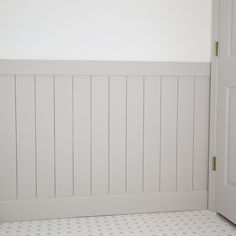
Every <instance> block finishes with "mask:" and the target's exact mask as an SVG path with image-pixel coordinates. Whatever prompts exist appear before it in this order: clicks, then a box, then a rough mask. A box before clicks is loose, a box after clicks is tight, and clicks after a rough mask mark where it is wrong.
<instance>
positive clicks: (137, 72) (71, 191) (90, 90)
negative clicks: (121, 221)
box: [0, 61, 210, 221]
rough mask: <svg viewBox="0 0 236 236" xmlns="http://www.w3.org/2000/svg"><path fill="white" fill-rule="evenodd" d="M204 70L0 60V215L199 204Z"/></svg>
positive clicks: (204, 157) (204, 150) (203, 177)
mask: <svg viewBox="0 0 236 236" xmlns="http://www.w3.org/2000/svg"><path fill="white" fill-rule="evenodd" d="M209 71H210V65H209V64H208V63H158V62H79V61H77V62H76V61H66V62H63V61H0V109H1V116H0V147H1V148H0V220H3V221H7V220H19V219H21V220H22V219H37V218H51V217H65V216H82V215H103V214H108V213H109V214H116V213H129V212H130V213H131V212H132V213H134V212H145V211H147V212H150V211H167V210H168V211H169V210H186V209H188V210H194V209H204V208H206V205H207V168H208V132H209V131H208V130H209V97H210V91H209V82H210V72H209ZM175 197H176V201H175V200H173V199H175ZM145 201H148V203H145ZM61 204H64V206H62V205H61ZM84 204H89V205H88V206H87V208H86V207H85V206H84ZM26 205H27V206H28V207H30V208H32V211H30V209H29V208H27V207H26V208H27V209H26V211H24V212H22V213H20V212H19V209H24V207H25V206H26ZM65 206H68V208H66V207H65ZM42 209H44V212H43V213H42ZM69 209H70V210H69ZM91 209H93V210H91ZM51 211H54V213H51Z"/></svg>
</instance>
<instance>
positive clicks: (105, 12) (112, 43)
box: [0, 0, 211, 62]
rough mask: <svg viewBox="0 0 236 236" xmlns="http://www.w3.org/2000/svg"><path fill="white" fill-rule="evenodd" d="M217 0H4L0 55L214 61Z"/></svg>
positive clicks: (0, 11) (0, 16)
mask: <svg viewBox="0 0 236 236" xmlns="http://www.w3.org/2000/svg"><path fill="white" fill-rule="evenodd" d="M210 35H211V0H50V1H49V0H21V1H19V0H0V59H80V60H141V61H145V60H148V61H202V62H208V61H210Z"/></svg>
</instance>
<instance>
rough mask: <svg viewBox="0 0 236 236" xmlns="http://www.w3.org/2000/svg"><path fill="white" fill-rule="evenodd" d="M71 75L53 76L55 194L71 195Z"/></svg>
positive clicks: (61, 195) (72, 182)
mask: <svg viewBox="0 0 236 236" xmlns="http://www.w3.org/2000/svg"><path fill="white" fill-rule="evenodd" d="M72 89H73V88H72V77H71V76H56V77H55V172H56V173H55V175H56V196H58V197H65V196H73V185H74V181H73V179H74V178H73V150H72V149H73V136H72V133H73V132H72V129H73V125H72Z"/></svg>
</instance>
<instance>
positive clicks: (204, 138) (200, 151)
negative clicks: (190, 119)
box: [193, 77, 210, 190]
mask: <svg viewBox="0 0 236 236" xmlns="http://www.w3.org/2000/svg"><path fill="white" fill-rule="evenodd" d="M209 86H210V83H209V78H204V77H197V78H195V117H194V121H195V122H194V164H193V166H194V170H193V171H194V173H193V189H194V190H200V189H203V190H205V189H207V178H208V177H207V176H208V139H209V136H208V134H209V89H210V88H209Z"/></svg>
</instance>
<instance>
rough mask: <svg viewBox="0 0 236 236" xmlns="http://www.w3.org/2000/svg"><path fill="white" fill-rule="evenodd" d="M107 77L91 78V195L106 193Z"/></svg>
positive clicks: (107, 180)
mask: <svg viewBox="0 0 236 236" xmlns="http://www.w3.org/2000/svg"><path fill="white" fill-rule="evenodd" d="M108 163H109V161H108V77H107V76H94V77H93V78H92V194H94V195H97V194H107V193H108V182H109V179H108Z"/></svg>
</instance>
